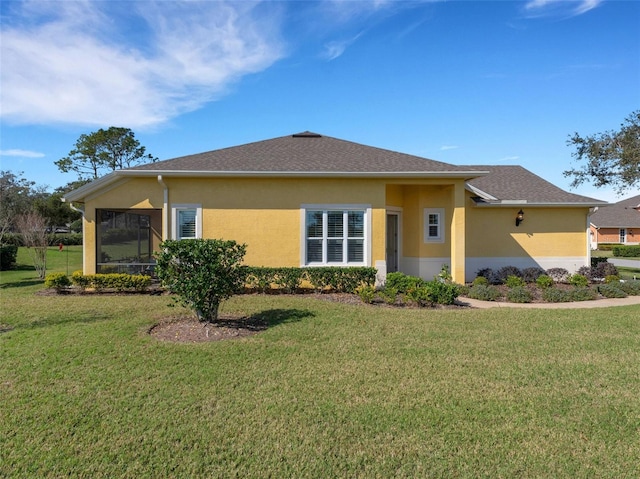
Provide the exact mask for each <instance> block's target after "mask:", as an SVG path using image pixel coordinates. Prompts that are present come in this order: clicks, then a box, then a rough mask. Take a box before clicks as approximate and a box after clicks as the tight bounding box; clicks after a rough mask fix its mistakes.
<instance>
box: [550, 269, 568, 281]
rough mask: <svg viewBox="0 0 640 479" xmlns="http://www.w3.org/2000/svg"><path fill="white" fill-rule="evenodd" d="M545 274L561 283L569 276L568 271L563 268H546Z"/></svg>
mask: <svg viewBox="0 0 640 479" xmlns="http://www.w3.org/2000/svg"><path fill="white" fill-rule="evenodd" d="M547 276H549V277H551V278H552V279H553V280H554V281H555V282H556V283H562V282H565V281H566V280H567V278H568V277H569V271H567V270H566V269H564V268H551V269H548V270H547Z"/></svg>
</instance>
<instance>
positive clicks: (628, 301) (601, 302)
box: [457, 296, 640, 316]
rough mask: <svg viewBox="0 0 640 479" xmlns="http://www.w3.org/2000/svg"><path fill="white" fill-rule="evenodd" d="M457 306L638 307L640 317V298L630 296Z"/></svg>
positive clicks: (468, 301)
mask: <svg viewBox="0 0 640 479" xmlns="http://www.w3.org/2000/svg"><path fill="white" fill-rule="evenodd" d="M457 304H459V305H461V306H470V307H472V308H479V309H487V308H531V309H585V308H610V307H612V306H633V305H635V306H638V307H639V310H638V314H639V316H640V296H628V297H626V298H605V299H596V300H593V301H572V302H568V303H502V302H498V301H480V300H478V299H471V298H464V297H460V298H458V301H457Z"/></svg>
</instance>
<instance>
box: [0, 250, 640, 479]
mask: <svg viewBox="0 0 640 479" xmlns="http://www.w3.org/2000/svg"><path fill="white" fill-rule="evenodd" d="M53 253H54V254H58V253H59V252H57V251H53ZM59 254H60V257H58V259H57V260H56V261H57V263H58V265H57V266H56V267H57V268H60V269H62V270H64V269H66V260H64V253H59ZM70 255H71V253H70ZM74 257H75V256H74ZM73 265H74V266H73V267H72V268H71V269H72V270H73V269H77V268H78V262H77V261H74V262H73ZM29 274H31V276H29ZM41 289H42V285H41V283H39V282H34V278H33V272H31V273H29V272H28V271H25V270H19V271H14V272H9V273H7V274H4V273H3V276H2V280H1V284H0V295H1V296H0V300H1V308H0V311H1V313H0V314H1V316H0V331H2V332H0V398H1V403H0V477H12V478H13V477H16V478H20V477H29V478H31V477H91V478H101V477H105V478H106V477H109V478H111V477H136V478H138V477H142V478H144V477H149V478H158V477H219V478H222V477H274V478H280V477H313V478H329V477H363V478H372V477H384V478H386V477H407V478H408V477H411V478H413V477H447V478H448V477H491V478H494V477H549V478H551V477H553V478H557V477H566V478H574V477H620V478H621V477H628V478H632V477H633V478H635V477H639V476H640V462H638V457H640V441H639V440H638V437H639V436H638V434H639V432H640V367H639V365H640V307H619V308H611V309H594V310H578V311H573V310H553V311H549V310H519V309H513V310H511V309H492V310H413V309H406V310H403V309H396V310H394V309H389V308H384V307H369V306H364V305H363V306H353V305H343V304H336V303H330V302H327V301H320V300H315V299H313V298H308V297H286V296H242V297H236V298H234V299H233V300H231V301H230V302H229V303H227V304H226V305H225V306H224V308H223V309H224V311H226V312H238V313H240V312H241V313H243V314H247V315H253V314H264V313H265V312H269V311H273V310H279V315H278V316H280V317H284V318H289V319H288V320H285V321H280V322H278V323H277V324H272V325H271V327H269V328H268V329H267V330H266V331H265V332H262V333H260V334H259V335H256V336H253V337H249V338H244V339H240V340H232V341H225V342H215V343H208V344H197V345H185V344H169V343H161V342H158V341H156V340H155V339H153V338H151V337H150V336H149V335H148V334H147V331H148V329H149V328H150V327H151V326H152V325H153V324H154V323H156V322H157V321H158V320H159V319H160V318H162V317H166V316H169V315H176V314H179V313H180V312H181V311H180V310H176V309H175V308H170V307H169V306H168V303H169V300H168V298H167V297H157V296H139V295H138V296H89V295H87V296H40V295H36V294H35V293H36V292H37V291H39V290H41ZM272 316H273V315H272Z"/></svg>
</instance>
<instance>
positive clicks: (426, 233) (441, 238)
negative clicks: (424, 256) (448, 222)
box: [424, 208, 444, 243]
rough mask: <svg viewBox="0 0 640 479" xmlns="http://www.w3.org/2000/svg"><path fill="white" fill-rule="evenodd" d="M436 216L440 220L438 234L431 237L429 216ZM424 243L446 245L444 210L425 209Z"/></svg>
mask: <svg viewBox="0 0 640 479" xmlns="http://www.w3.org/2000/svg"><path fill="white" fill-rule="evenodd" d="M431 215H435V216H436V217H437V218H438V220H437V221H438V224H437V225H436V226H437V227H438V234H437V235H435V236H430V235H429V229H430V228H429V227H430V226H433V225H430V224H429V216H431ZM424 242H425V243H444V208H425V209H424Z"/></svg>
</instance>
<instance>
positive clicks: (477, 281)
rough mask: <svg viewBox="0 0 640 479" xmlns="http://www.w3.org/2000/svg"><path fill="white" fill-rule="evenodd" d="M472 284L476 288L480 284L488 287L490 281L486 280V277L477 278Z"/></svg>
mask: <svg viewBox="0 0 640 479" xmlns="http://www.w3.org/2000/svg"><path fill="white" fill-rule="evenodd" d="M472 284H473V285H474V286H478V285H480V284H483V285H488V284H489V280H488V279H487V278H485V277H484V276H476V278H475V279H474V280H473V283H472Z"/></svg>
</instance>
